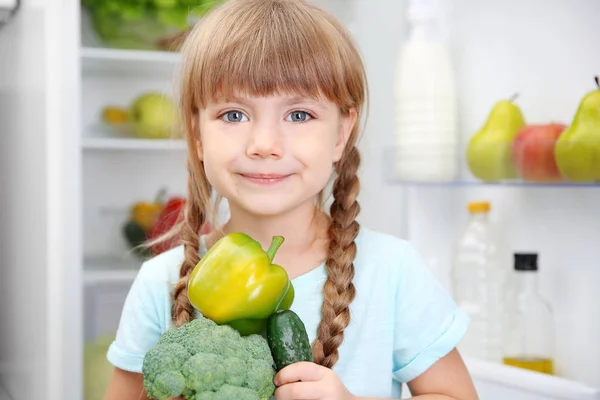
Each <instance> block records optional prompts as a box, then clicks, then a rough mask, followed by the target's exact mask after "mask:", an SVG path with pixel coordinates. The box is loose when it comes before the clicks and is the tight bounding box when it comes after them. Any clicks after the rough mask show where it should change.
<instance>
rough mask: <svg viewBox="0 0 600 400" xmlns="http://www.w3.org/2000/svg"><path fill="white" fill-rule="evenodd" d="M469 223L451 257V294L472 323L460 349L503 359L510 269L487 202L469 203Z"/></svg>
mask: <svg viewBox="0 0 600 400" xmlns="http://www.w3.org/2000/svg"><path fill="white" fill-rule="evenodd" d="M468 209H469V213H470V217H469V222H468V224H467V226H466V228H465V229H464V231H463V232H462V234H461V235H460V236H459V238H458V241H457V243H456V248H455V251H454V255H453V260H452V269H451V277H452V293H453V296H454V300H455V301H456V303H457V305H458V306H459V307H460V308H462V309H463V310H464V311H465V312H466V313H467V314H468V315H469V317H470V319H471V324H470V326H469V328H468V330H467V333H466V334H465V336H464V338H463V340H462V341H461V342H460V344H459V346H458V347H459V350H460V351H461V353H462V354H463V355H464V356H467V357H474V358H479V359H484V360H488V361H492V362H498V363H501V362H502V356H503V338H502V334H503V328H504V319H505V318H504V309H503V293H504V285H505V282H506V277H507V273H508V269H507V266H506V262H505V261H506V257H505V255H504V246H503V245H502V244H501V242H500V240H499V239H498V235H497V233H496V232H495V231H494V226H493V225H492V224H491V223H490V220H489V211H490V204H489V203H488V202H474V203H469V206H468Z"/></svg>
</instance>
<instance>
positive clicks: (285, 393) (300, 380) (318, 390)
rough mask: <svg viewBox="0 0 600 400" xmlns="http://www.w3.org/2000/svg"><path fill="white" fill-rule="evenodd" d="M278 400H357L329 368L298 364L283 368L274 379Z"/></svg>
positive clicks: (311, 364)
mask: <svg viewBox="0 0 600 400" xmlns="http://www.w3.org/2000/svg"><path fill="white" fill-rule="evenodd" d="M274 382H275V385H276V386H278V388H277V390H275V399H276V400H355V399H356V397H355V396H354V395H352V393H350V392H349V391H348V389H346V386H344V384H343V383H342V381H341V380H340V378H338V376H337V375H336V374H335V372H333V371H332V370H331V369H329V368H325V367H323V366H320V365H318V364H315V363H312V362H298V363H295V364H292V365H288V366H287V367H285V368H283V369H282V370H281V371H279V373H278V374H277V375H275V379H274Z"/></svg>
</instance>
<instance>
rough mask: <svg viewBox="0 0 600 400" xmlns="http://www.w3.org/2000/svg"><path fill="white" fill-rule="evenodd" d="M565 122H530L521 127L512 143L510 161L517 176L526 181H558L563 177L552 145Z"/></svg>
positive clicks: (564, 126)
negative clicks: (530, 123)
mask: <svg viewBox="0 0 600 400" xmlns="http://www.w3.org/2000/svg"><path fill="white" fill-rule="evenodd" d="M566 128H567V126H566V125H565V124H561V123H555V122H553V123H549V124H532V125H527V126H524V127H523V128H521V130H520V131H519V132H518V133H517V135H516V136H515V139H514V141H513V144H512V162H513V165H514V167H515V169H516V170H517V172H518V174H519V176H521V178H523V180H525V181H528V182H540V183H552V182H560V181H562V180H563V177H562V175H561V173H560V171H559V170H558V166H557V165H556V160H555V158H554V145H555V144H556V140H557V139H558V138H559V137H560V135H561V134H562V133H563V131H564V130H565V129H566Z"/></svg>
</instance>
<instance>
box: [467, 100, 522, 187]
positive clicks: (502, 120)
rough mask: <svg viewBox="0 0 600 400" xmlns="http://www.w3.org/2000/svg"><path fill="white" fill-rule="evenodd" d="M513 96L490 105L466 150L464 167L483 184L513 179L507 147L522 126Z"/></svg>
mask: <svg viewBox="0 0 600 400" xmlns="http://www.w3.org/2000/svg"><path fill="white" fill-rule="evenodd" d="M515 98H516V95H515V96H513V98H511V99H509V100H501V101H499V102H498V103H496V104H495V105H494V108H493V109H492V111H491V112H490V114H489V116H488V119H487V121H486V122H485V124H484V125H483V127H482V128H481V129H480V130H479V131H478V132H476V133H475V134H474V135H473V137H471V140H470V141H469V145H468V147H467V164H468V166H469V169H470V170H471V173H472V174H473V175H474V176H475V177H477V178H479V179H481V180H482V181H485V182H498V181H501V180H504V179H514V178H517V177H518V175H517V172H516V170H515V168H514V167H513V164H512V160H511V144H512V141H513V139H514V138H515V136H516V135H517V133H518V132H519V130H520V129H521V128H522V127H523V126H525V118H524V117H523V114H522V113H521V109H520V108H519V107H518V106H517V105H516V104H515V103H514V100H515Z"/></svg>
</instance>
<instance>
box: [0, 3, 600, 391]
mask: <svg viewBox="0 0 600 400" xmlns="http://www.w3.org/2000/svg"><path fill="white" fill-rule="evenodd" d="M313 2H315V3H316V4H318V5H320V6H322V7H324V8H326V9H327V10H329V11H331V12H332V13H334V14H335V15H336V16H338V17H339V18H340V19H341V20H342V22H343V23H344V24H345V25H346V26H347V28H348V29H349V31H350V32H351V34H352V35H353V37H354V38H355V40H356V42H357V44H358V46H359V47H360V50H361V52H362V54H363V57H364V61H365V64H366V68H367V72H368V79H369V88H370V95H371V97H370V107H369V115H368V119H367V120H366V121H365V129H364V132H363V138H362V139H361V142H360V148H361V151H362V152H363V160H364V161H363V165H362V169H361V172H360V178H361V180H362V183H361V187H362V192H361V195H360V198H359V200H360V202H361V205H362V212H361V215H360V217H359V219H360V222H361V223H362V224H365V226H369V227H370V228H372V229H376V230H381V231H384V232H387V233H390V234H394V235H397V236H399V237H402V238H405V239H408V240H411V241H412V242H413V243H415V245H416V246H417V247H418V248H419V250H420V251H421V252H422V254H423V255H424V258H425V261H426V262H427V264H428V266H429V267H430V268H431V270H432V271H433V272H434V274H435V275H436V276H437V277H438V278H439V279H440V281H441V282H442V283H443V285H444V286H445V287H446V288H447V289H448V290H449V291H450V292H451V293H452V294H453V296H454V297H455V299H456V301H457V302H458V303H459V305H460V306H461V307H463V308H464V309H465V310H467V311H468V312H469V313H470V315H471V318H472V320H473V321H474V323H473V324H472V325H471V328H470V333H469V336H467V337H466V338H465V341H464V343H463V344H461V345H462V346H463V349H464V354H465V357H466V358H467V361H468V365H469V368H470V370H471V372H472V373H473V376H474V378H475V381H476V384H477V386H478V388H479V390H480V394H481V398H482V400H488V399H489V400H495V399H506V398H508V396H511V398H512V399H513V400H520V399H527V400H538V399H573V400H575V399H577V400H586V399H600V341H598V338H599V337H600V291H599V290H598V288H600V246H599V244H600V98H599V96H600V90H598V89H599V88H598V84H597V82H595V81H594V77H595V76H597V75H600V47H599V46H598V43H597V41H598V38H599V37H600V24H598V22H597V19H598V16H600V2H598V1H597V0H577V1H567V0H527V1H517V0H505V1H477V0H437V1H436V0H421V1H419V0H414V1H409V0H402V1H395V0H368V1H367V0H313ZM211 6H212V3H210V2H206V1H203V0H174V1H154V2H153V1H143V0H127V1H118V0H83V1H82V2H81V3H80V2H79V1H76V0H65V1H51V0H22V1H20V2H19V1H18V0H0V140H1V141H0V228H1V229H2V230H1V232H2V236H1V238H2V240H0V399H1V400H5V399H32V398H44V399H52V400H53V399H62V400H71V399H73V400H74V399H85V400H95V399H101V398H102V394H103V390H104V387H105V385H106V379H107V376H108V374H109V373H110V371H111V366H110V365H108V364H107V362H106V359H105V353H106V349H107V346H108V344H109V343H110V341H111V340H112V338H113V337H114V333H115V331H116V328H117V325H118V321H119V317H120V311H121V307H122V304H123V301H124V299H125V296H126V294H127V291H128V289H129V286H130V285H131V282H132V281H133V279H134V278H135V276H136V272H137V269H138V268H139V266H140V264H141V262H143V260H144V259H145V258H147V257H149V256H152V255H154V254H158V253H160V252H162V251H164V250H165V248H164V247H155V248H152V249H150V250H149V251H148V252H145V253H140V252H136V251H133V250H132V249H133V247H134V246H135V245H136V244H137V243H139V242H140V241H141V240H144V239H145V238H148V237H154V236H156V235H158V234H160V233H161V232H163V231H164V230H165V229H167V228H168V227H170V226H171V225H172V224H173V223H174V222H175V221H176V219H177V212H178V210H179V209H180V208H181V207H182V205H183V204H184V203H185V195H186V191H185V180H186V171H185V154H186V153H185V151H186V144H185V142H183V141H182V140H181V139H180V138H179V137H178V135H179V133H180V126H179V125H178V119H177V114H176V110H175V108H174V107H175V105H174V101H176V96H177V93H176V87H175V86H174V82H175V80H174V78H175V77H176V73H177V66H178V62H179V56H178V45H179V43H181V40H182V39H183V38H184V37H185V34H186V32H187V30H188V29H189V27H190V26H192V25H193V24H194V23H196V21H197V20H198V18H199V17H201V15H202V14H203V13H204V12H206V11H207V10H209V9H210V7H211ZM190 10H192V11H190ZM220 211H221V212H220V215H219V218H220V220H224V219H226V218H227V206H226V204H223V207H222V209H221V210H220ZM213 222H218V221H213ZM203 229H204V230H205V231H207V230H210V229H211V226H210V225H207V226H205V227H204V228H203ZM517 254H518V255H517ZM369 340H371V339H369Z"/></svg>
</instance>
